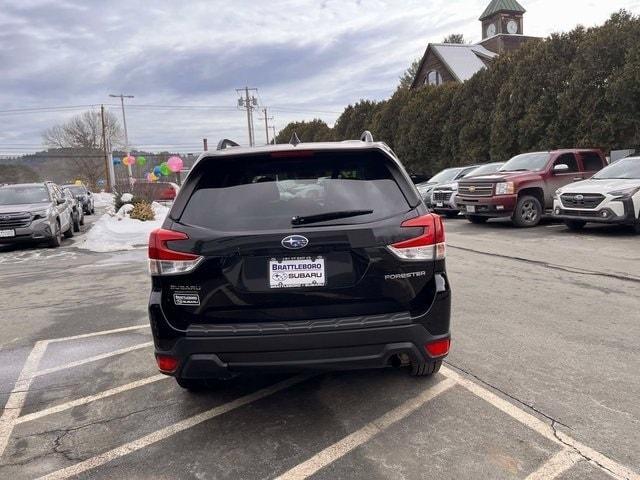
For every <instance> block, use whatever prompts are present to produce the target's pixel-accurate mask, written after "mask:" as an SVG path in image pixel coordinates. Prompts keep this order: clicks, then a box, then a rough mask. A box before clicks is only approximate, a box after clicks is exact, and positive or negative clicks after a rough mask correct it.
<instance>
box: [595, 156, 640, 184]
mask: <svg viewBox="0 0 640 480" xmlns="http://www.w3.org/2000/svg"><path fill="white" fill-rule="evenodd" d="M592 178H594V179H595V180H610V179H614V178H619V179H623V180H632V179H636V178H637V179H640V157H635V158H625V159H624V160H620V161H619V162H616V163H613V164H611V165H609V166H608V167H606V168H603V169H602V170H600V171H599V172H598V173H597V174H595V175H594V176H593V177H592Z"/></svg>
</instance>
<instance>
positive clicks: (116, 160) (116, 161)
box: [113, 157, 122, 165]
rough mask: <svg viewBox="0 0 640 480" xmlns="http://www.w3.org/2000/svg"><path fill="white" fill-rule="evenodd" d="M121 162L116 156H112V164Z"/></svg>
mask: <svg viewBox="0 0 640 480" xmlns="http://www.w3.org/2000/svg"><path fill="white" fill-rule="evenodd" d="M121 163H122V160H120V159H119V158H118V157H113V164H114V165H120V164H121Z"/></svg>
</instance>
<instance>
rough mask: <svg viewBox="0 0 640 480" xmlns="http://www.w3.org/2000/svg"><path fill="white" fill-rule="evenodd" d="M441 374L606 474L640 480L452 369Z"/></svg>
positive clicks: (636, 475) (607, 458)
mask: <svg viewBox="0 0 640 480" xmlns="http://www.w3.org/2000/svg"><path fill="white" fill-rule="evenodd" d="M440 373H442V374H443V375H444V376H446V377H448V378H451V379H453V380H455V381H456V382H458V383H459V384H460V385H462V386H463V387H464V388H466V389H467V390H469V391H470V392H471V393H473V394H474V395H476V396H478V397H480V398H482V399H483V400H484V401H486V402H488V403H490V404H491V405H493V406H494V407H496V408H497V409H499V410H501V411H503V412H504V413H506V414H507V415H509V416H510V417H511V418H513V419H515V420H517V421H518V422H520V423H522V424H523V425H526V426H527V427H529V428H530V429H532V430H533V431H535V432H538V433H539V434H540V435H542V436H543V437H545V438H547V439H548V440H551V441H552V442H555V443H557V444H559V445H562V446H563V448H564V447H567V446H570V447H573V448H574V449H575V450H576V451H578V452H580V453H581V454H582V455H584V457H586V458H590V459H591V460H592V461H591V464H592V465H594V466H596V467H598V468H600V469H601V470H602V471H604V472H605V473H607V474H609V475H611V474H612V473H613V474H614V475H617V477H618V478H620V479H625V480H640V475H638V474H637V473H635V472H634V471H632V470H630V469H629V468H627V467H625V466H624V465H620V464H619V463H617V462H615V461H614V460H611V459H610V458H609V457H607V456H606V455H603V454H602V453H600V452H597V451H596V450H593V449H592V448H590V447H587V446H586V445H584V444H582V443H580V442H578V441H577V440H575V439H573V438H572V437H570V436H569V435H565V434H564V433H562V432H560V431H556V432H555V434H554V430H553V428H551V425H549V424H547V423H545V422H543V421H542V420H540V419H539V418H537V417H535V416H533V415H532V414H530V413H528V412H525V411H524V410H522V409H520V408H518V407H516V406H515V405H513V404H512V403H510V402H508V401H506V400H504V399H503V398H500V397H499V396H498V395H496V394H495V393H493V392H490V391H489V390H487V389H486V388H484V387H481V386H480V385H478V384H477V383H475V382H472V381H471V380H469V379H467V378H465V377H463V376H461V375H460V374H458V373H457V372H455V371H453V370H451V369H450V368H448V367H442V368H441V369H440ZM556 435H557V436H556ZM603 467H604V468H603Z"/></svg>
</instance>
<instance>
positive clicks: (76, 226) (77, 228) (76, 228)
mask: <svg viewBox="0 0 640 480" xmlns="http://www.w3.org/2000/svg"><path fill="white" fill-rule="evenodd" d="M79 216H80V214H78V215H76V218H74V219H73V231H74V232H79V231H80V220H78V217H79Z"/></svg>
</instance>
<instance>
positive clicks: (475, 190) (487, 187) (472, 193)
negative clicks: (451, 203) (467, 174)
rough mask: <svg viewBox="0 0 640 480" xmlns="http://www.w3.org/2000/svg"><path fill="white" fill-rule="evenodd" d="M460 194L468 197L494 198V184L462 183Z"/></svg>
mask: <svg viewBox="0 0 640 480" xmlns="http://www.w3.org/2000/svg"><path fill="white" fill-rule="evenodd" d="M458 193H459V194H460V195H464V196H466V197H491V196H493V183H461V184H460V185H459V186H458Z"/></svg>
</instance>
